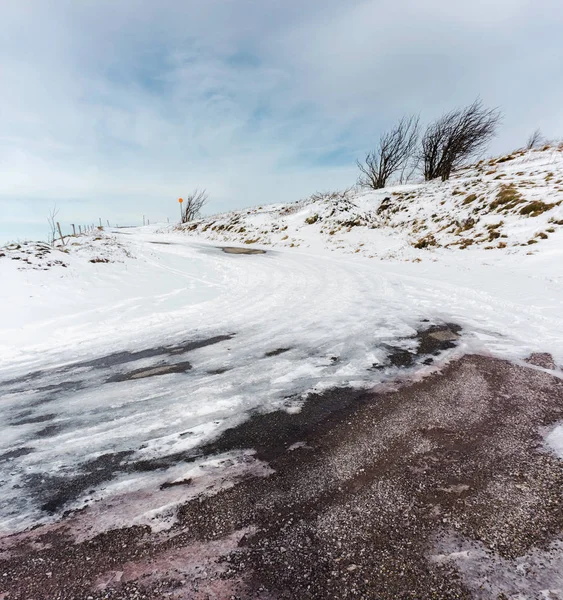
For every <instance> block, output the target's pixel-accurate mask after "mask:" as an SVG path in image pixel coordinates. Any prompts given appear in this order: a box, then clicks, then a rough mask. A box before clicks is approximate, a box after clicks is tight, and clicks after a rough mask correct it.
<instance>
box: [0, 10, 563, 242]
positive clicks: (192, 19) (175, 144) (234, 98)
mask: <svg viewBox="0 0 563 600" xmlns="http://www.w3.org/2000/svg"><path fill="white" fill-rule="evenodd" d="M561 31H563V3H562V2H561V0H472V2H461V1H457V0H393V1H390V0H159V1H158V2H157V1H156V0H154V1H153V0H2V1H1V2H0V242H1V241H6V240H7V239H15V238H25V237H36V238H45V237H46V234H47V221H46V218H47V215H48V212H49V210H50V209H51V208H52V207H53V205H55V204H56V205H57V207H58V209H59V211H60V212H59V217H60V220H61V222H63V223H71V222H75V223H91V222H93V221H96V220H97V219H98V217H101V218H103V219H104V221H105V220H106V219H109V220H110V221H111V222H112V223H118V224H139V223H140V222H142V217H143V215H146V216H147V218H149V219H150V220H151V221H153V222H154V221H157V220H159V221H166V219H167V217H169V218H170V219H171V220H172V219H175V218H176V217H177V213H178V210H179V209H178V203H177V198H178V196H181V195H185V194H187V193H188V191H189V190H190V189H192V188H194V187H196V186H200V187H206V188H207V189H208V191H209V193H210V197H211V202H210V205H209V211H210V212H218V211H222V210H226V209H230V208H235V207H244V206H249V205H255V204H263V203H271V202H278V201H290V200H297V199H299V198H302V197H305V196H306V195H308V194H310V193H312V192H314V191H316V190H327V189H331V188H335V187H336V188H337V187H344V186H348V185H350V184H353V183H354V182H355V179H356V168H355V165H354V161H355V159H356V158H357V157H358V156H360V155H361V154H362V153H363V152H365V151H366V150H368V149H370V147H371V146H373V145H374V144H375V142H376V140H377V138H378V136H379V134H380V133H381V132H382V131H383V130H385V128H386V127H388V126H389V125H390V124H392V123H393V122H394V121H395V120H396V119H398V118H399V117H401V116H402V115H403V114H405V113H412V112H416V113H420V114H421V117H422V119H423V120H429V119H432V118H435V117H436V116H438V115H439V114H440V113H441V112H442V111H444V110H446V109H449V108H452V107H455V106H458V105H463V104H466V103H468V102H470V101H472V100H473V99H475V98H476V97H477V96H480V97H481V98H482V99H483V101H484V102H485V103H486V104H487V105H491V106H500V107H501V108H502V110H503V111H504V113H505V119H504V122H503V126H502V129H501V132H500V135H499V137H498V139H497V140H496V141H495V143H494V144H493V146H492V147H491V152H497V151H498V152H500V151H504V150H510V149H512V148H514V147H516V146H519V145H522V144H523V143H524V142H525V139H526V137H527V136H528V135H529V134H530V132H531V131H532V130H534V129H535V128H537V127H540V128H541V129H542V131H543V133H544V134H545V135H547V136H549V137H561V136H563V109H562V107H563V72H562V65H563V41H562V39H563V36H562V35H561Z"/></svg>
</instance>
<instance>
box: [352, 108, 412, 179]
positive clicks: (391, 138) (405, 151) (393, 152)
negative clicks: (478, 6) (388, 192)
mask: <svg viewBox="0 0 563 600" xmlns="http://www.w3.org/2000/svg"><path fill="white" fill-rule="evenodd" d="M418 123H419V118H418V117H415V116H411V117H403V118H402V119H401V120H400V121H399V123H398V124H397V125H396V126H395V127H394V128H393V129H392V130H391V131H388V132H387V133H384V134H383V135H382V136H381V137H380V138H379V146H378V148H377V150H374V151H373V152H368V153H367V154H366V157H365V159H364V161H363V162H360V161H359V160H358V161H356V163H357V165H358V167H359V169H360V172H361V174H360V177H359V179H358V185H360V186H362V187H369V188H372V189H374V190H378V189H381V188H383V187H385V185H386V184H387V181H388V180H389V178H390V177H391V176H392V175H394V174H395V173H396V172H397V171H399V170H401V169H403V168H404V167H406V165H407V164H408V162H409V161H410V159H411V158H412V156H413V154H414V151H415V149H416V145H417V143H418Z"/></svg>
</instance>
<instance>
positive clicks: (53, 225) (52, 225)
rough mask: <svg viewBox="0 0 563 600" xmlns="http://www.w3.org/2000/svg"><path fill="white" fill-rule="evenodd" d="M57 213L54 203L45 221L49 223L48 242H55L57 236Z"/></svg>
mask: <svg viewBox="0 0 563 600" xmlns="http://www.w3.org/2000/svg"><path fill="white" fill-rule="evenodd" d="M58 214H59V209H58V208H57V205H56V204H55V205H54V206H53V208H52V209H51V210H50V211H49V215H48V216H47V223H49V244H51V245H52V244H54V243H55V238H56V237H57V222H56V218H57V215H58Z"/></svg>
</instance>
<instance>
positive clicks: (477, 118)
mask: <svg viewBox="0 0 563 600" xmlns="http://www.w3.org/2000/svg"><path fill="white" fill-rule="evenodd" d="M501 119H502V114H501V112H500V111H499V110H498V109H497V108H492V109H489V108H485V107H484V106H483V103H482V102H481V100H475V102H473V103H472V104H470V105H469V106H467V107H465V108H460V109H459V108H458V109H455V110H452V111H451V112H449V113H446V114H445V115H443V116H442V117H440V118H439V119H438V120H437V121H434V122H433V123H431V124H430V125H429V126H428V127H427V129H426V131H425V132H424V135H423V137H422V148H421V156H420V159H421V161H422V163H423V167H424V178H425V179H426V180H427V181H428V180H430V179H435V178H437V177H441V179H442V181H445V180H447V179H449V178H450V175H451V173H452V171H453V170H454V169H456V168H458V167H460V166H461V165H463V164H465V163H466V162H467V161H468V160H470V159H471V158H473V157H475V156H476V155H477V154H478V153H479V152H481V151H482V150H483V149H484V148H485V147H486V146H487V144H488V143H489V142H490V141H491V139H492V138H493V137H494V136H495V134H496V131H497V128H498V126H499V124H500V121H501Z"/></svg>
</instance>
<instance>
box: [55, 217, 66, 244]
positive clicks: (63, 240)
mask: <svg viewBox="0 0 563 600" xmlns="http://www.w3.org/2000/svg"><path fill="white" fill-rule="evenodd" d="M57 229H58V230H59V235H60V236H61V242H62V243H63V246H64V245H65V239H64V238H63V232H62V231H61V224H60V223H59V222H58V221H57Z"/></svg>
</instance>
